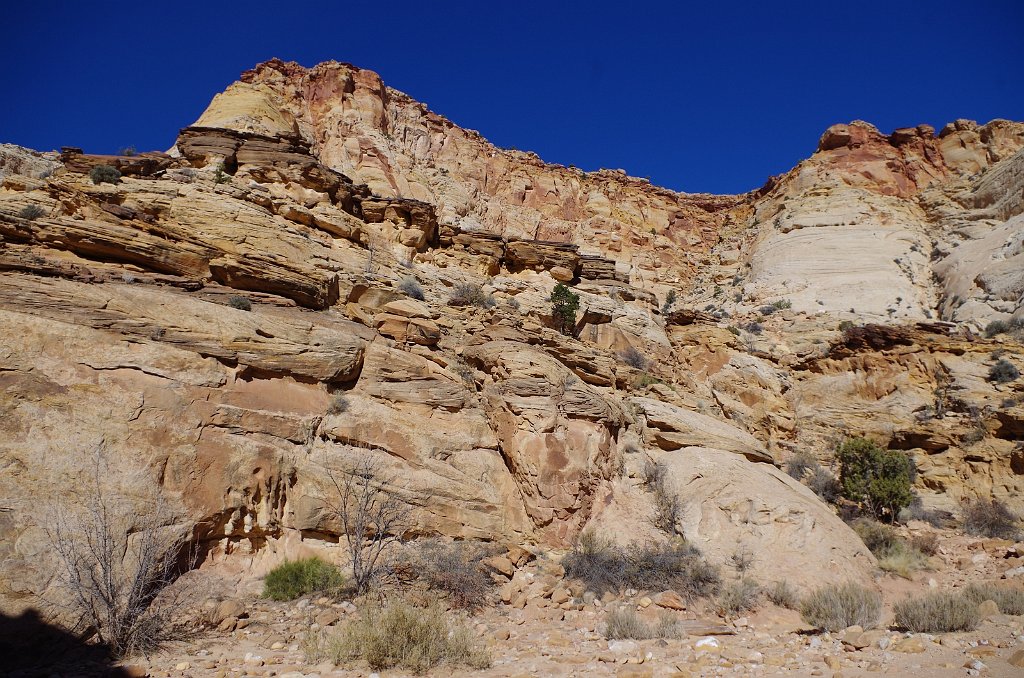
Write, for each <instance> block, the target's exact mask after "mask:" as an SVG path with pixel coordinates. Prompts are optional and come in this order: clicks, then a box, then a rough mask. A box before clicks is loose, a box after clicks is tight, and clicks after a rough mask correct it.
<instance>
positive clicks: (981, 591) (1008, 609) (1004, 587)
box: [964, 582, 1024, 615]
mask: <svg viewBox="0 0 1024 678" xmlns="http://www.w3.org/2000/svg"><path fill="white" fill-rule="evenodd" d="M964 596H966V597H967V598H968V599H970V600H971V602H973V603H975V604H977V605H980V604H981V603H983V602H984V601H986V600H991V601H993V602H994V603H995V604H996V607H998V608H999V611H1000V612H1002V613H1003V614H1012V615H1024V588H1020V587H1018V586H1012V585H1010V584H994V583H991V582H986V583H982V584H971V585H970V586H968V587H967V588H966V589H964Z"/></svg>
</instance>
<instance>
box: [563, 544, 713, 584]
mask: <svg viewBox="0 0 1024 678" xmlns="http://www.w3.org/2000/svg"><path fill="white" fill-rule="evenodd" d="M562 566H563V567H564V568H565V574H566V576H567V577H569V578H571V579H578V580H580V581H582V582H583V583H584V584H585V585H586V587H587V588H588V589H589V590H591V591H595V592H597V593H604V592H606V591H621V590H623V589H625V588H627V587H633V588H637V589H647V590H659V591H663V590H666V589H668V590H673V591H676V592H677V593H679V594H680V595H683V596H685V597H687V598H696V597H699V596H710V595H714V594H715V593H717V592H718V588H719V585H720V583H721V579H720V578H719V575H718V569H717V568H715V567H714V566H713V565H710V564H709V563H708V562H707V561H705V560H704V558H703V557H702V556H701V554H700V551H698V550H697V549H696V548H694V547H693V546H690V545H689V544H685V543H682V542H675V543H666V544H643V545H640V544H632V545H630V546H627V547H625V548H622V547H618V546H615V545H614V544H612V543H611V542H609V541H607V540H604V539H601V538H600V537H598V536H597V535H595V534H594V533H593V532H591V531H589V530H588V531H586V532H584V533H583V534H582V535H580V538H579V540H578V541H577V542H576V544H575V546H574V547H573V550H572V551H571V552H570V553H569V554H568V555H567V556H566V557H565V558H564V559H563V560H562Z"/></svg>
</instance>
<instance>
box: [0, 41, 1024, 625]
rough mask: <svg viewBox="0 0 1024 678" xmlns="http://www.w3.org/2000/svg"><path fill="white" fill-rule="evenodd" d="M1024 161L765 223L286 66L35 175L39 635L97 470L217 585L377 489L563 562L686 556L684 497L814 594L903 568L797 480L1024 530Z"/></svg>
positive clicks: (813, 186) (19, 590)
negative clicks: (884, 450) (51, 546)
mask: <svg viewBox="0 0 1024 678" xmlns="http://www.w3.org/2000/svg"><path fill="white" fill-rule="evenodd" d="M1022 147H1024V124H1021V123H1013V122H1008V121H1001V120H997V121H993V122H990V123H988V124H987V125H982V126H979V125H977V124H975V123H972V122H969V121H962V120H961V121H956V122H955V123H953V124H951V125H950V126H947V127H946V128H944V129H943V130H942V131H941V132H940V133H939V134H938V135H936V134H935V133H934V131H933V130H932V129H930V128H928V127H926V126H920V127H916V128H907V129H900V130H896V131H895V132H893V133H892V134H891V135H889V136H885V135H883V134H882V133H880V132H879V131H878V130H877V129H875V128H874V127H872V126H870V125H868V124H866V123H861V122H854V123H851V124H849V125H836V126H833V127H831V128H829V130H827V131H826V132H825V134H824V135H823V136H822V138H821V141H820V143H819V150H818V152H817V153H815V154H814V156H812V157H811V158H810V159H808V160H806V161H804V162H802V163H800V165H798V166H797V167H796V168H794V169H793V170H792V171H790V172H789V173H787V174H785V175H783V176H780V177H774V178H772V179H771V180H769V182H768V183H767V184H766V185H765V186H764V187H763V188H762V189H760V190H758V191H754V192H751V193H748V194H745V195H739V196H712V195H693V194H682V193H675V192H672V191H668V190H666V189H662V188H657V187H654V186H651V185H650V184H649V182H646V181H644V180H640V179H636V178H632V177H628V176H626V175H625V174H624V173H622V172H619V171H610V170H602V171H599V172H591V173H586V172H582V171H580V170H578V169H575V168H572V167H569V168H566V167H561V166H557V165H549V164H545V163H543V162H542V161H541V160H540V159H539V158H537V157H536V156H535V155H533V154H529V153H524V152H520V151H509V150H503V149H499V148H496V147H494V146H492V145H491V144H489V143H488V142H487V141H486V140H485V139H483V138H482V137H481V136H480V135H479V134H477V133H475V132H472V131H469V130H464V129H461V128H459V127H458V126H456V125H455V124H453V123H452V122H450V121H448V120H447V119H445V118H443V117H441V116H440V115H437V114H435V113H433V112H430V111H429V110H427V108H426V107H425V106H424V105H422V104H420V103H417V102H416V101H413V100H412V99H410V98H409V97H407V96H406V95H404V94H402V93H400V92H397V91H394V90H392V89H389V88H387V87H385V86H384V85H383V83H382V82H381V80H380V78H379V77H378V76H377V75H376V74H374V73H372V72H370V71H366V70H362V69H359V68H356V67H354V66H349V65H345V64H339V63H334V62H331V63H326V64H321V65H319V66H316V67H313V68H310V69H306V68H303V67H301V66H298V65H297V64H294V63H284V62H281V61H279V60H272V61H269V62H267V63H264V64H261V65H259V66H257V67H256V68H255V69H253V70H252V71H248V72H246V73H245V74H243V76H242V78H241V81H240V82H237V83H235V84H233V85H231V86H230V87H229V88H228V89H227V90H226V91H225V92H223V93H221V94H218V95H217V96H216V97H215V98H214V99H213V101H212V102H211V104H210V106H209V108H208V109H207V110H206V111H205V112H204V113H203V115H202V116H201V117H200V119H199V120H198V121H196V122H195V124H193V125H191V126H188V127H185V128H184V129H183V130H182V131H181V134H180V136H179V137H178V141H177V143H176V145H175V147H174V148H173V149H171V150H170V152H169V153H167V154H162V153H145V154H141V155H139V156H132V157H116V156H89V155H86V154H83V153H81V152H79V151H77V150H76V149H66V150H65V152H64V153H63V154H62V155H61V156H60V158H59V160H58V159H57V158H56V157H47V156H40V155H39V154H35V153H34V152H31V151H27V150H24V149H18V148H16V147H10V146H4V147H3V148H2V149H0V150H2V153H0V169H2V172H3V174H2V181H3V184H2V189H0V319H2V324H0V328H2V329H0V332H2V333H3V342H2V346H0V385H2V388H0V420H2V421H3V422H4V423H3V431H4V435H3V436H2V437H0V468H3V469H4V473H3V474H0V497H3V503H4V508H5V509H10V510H7V511H4V512H0V536H2V538H0V561H2V562H3V567H2V568H0V593H2V595H3V596H4V598H3V601H4V603H3V604H4V606H5V607H8V608H12V609H14V608H18V607H21V606H24V605H26V604H27V602H26V601H28V597H29V596H30V595H31V594H33V593H37V592H39V591H41V590H43V589H45V587H46V585H47V582H46V580H45V576H44V574H43V573H44V572H45V567H43V565H42V564H41V563H43V562H44V561H45V559H46V557H47V556H46V555H45V553H44V551H45V538H44V532H43V531H44V530H45V527H46V524H45V512H44V511H42V509H41V507H44V506H45V504H46V501H47V498H48V496H49V495H51V494H52V492H53V491H54V482H55V481H54V477H55V476H54V474H55V473H57V472H58V471H60V472H62V473H63V472H67V469H74V468H76V467H77V466H76V465H80V464H81V463H82V461H83V460H84V458H85V456H84V455H85V454H86V453H87V451H88V450H92V449H95V448H96V447H97V446H103V447H104V448H105V449H106V450H107V451H108V452H109V453H110V454H111V455H112V456H113V457H114V458H115V459H118V460H122V461H123V462H124V463H129V462H138V461H143V462H144V463H145V464H146V465H147V466H148V467H149V468H151V469H159V481H158V482H160V483H161V484H162V486H163V487H164V488H165V489H166V490H167V491H168V492H170V493H173V494H175V495H176V496H178V497H180V498H181V501H182V506H183V508H182V510H181V514H180V516H179V520H180V526H183V528H184V529H187V530H189V531H191V532H192V533H193V534H194V537H195V539H196V540H197V542H199V543H201V544H202V546H203V554H204V558H210V559H221V558H226V557H244V558H249V559H253V560H256V559H260V558H264V557H276V555H275V554H277V555H279V554H294V553H298V552H300V551H302V550H303V549H306V548H308V547H310V545H314V546H316V547H318V548H331V546H332V543H333V542H336V541H337V536H338V531H339V527H338V525H336V524H333V523H332V522H331V521H330V519H329V518H328V517H327V515H326V514H325V513H324V511H323V510H322V508H323V500H324V499H325V497H327V496H328V495H329V493H330V491H331V489H330V483H329V482H328V479H329V474H330V473H331V472H343V471H344V470H345V469H347V468H350V467H351V466H352V465H353V464H354V463H355V462H356V460H358V459H359V458H361V457H363V456H366V455H369V456H371V457H373V458H374V459H376V460H378V462H379V463H380V464H382V465H383V468H384V469H386V470H387V475H388V477H389V478H390V479H391V480H392V482H393V484H394V489H395V490H396V491H397V492H398V493H399V494H400V496H401V497H402V498H403V499H404V500H405V501H406V502H408V503H409V505H410V506H412V507H413V508H414V509H415V510H414V518H415V524H414V525H412V526H411V527H410V536H413V535H446V536H449V537H455V538H465V539H479V540H487V541H493V542H498V543H501V544H505V545H510V544H535V545H540V546H544V547H546V548H555V549H559V548H566V547H567V546H568V545H569V544H571V542H572V541H573V539H574V538H575V537H576V536H577V535H578V534H579V533H580V532H581V531H582V530H583V529H584V528H586V527H588V526H590V527H592V528H593V529H600V530H603V531H605V532H607V533H608V534H609V535H613V536H615V537H616V538H618V539H619V541H621V542H627V541H631V540H636V539H667V538H668V537H669V535H667V534H664V533H663V532H661V531H659V530H658V529H657V528H655V527H654V525H653V521H652V516H653V515H654V511H655V506H654V503H655V499H654V497H653V496H652V492H651V490H650V488H649V487H648V483H647V481H646V479H645V473H646V471H645V469H646V468H647V467H648V465H649V464H652V463H656V464H662V465H664V467H665V468H666V469H667V471H666V473H667V481H666V482H667V486H668V487H670V488H672V491H673V492H675V493H677V494H678V496H679V497H680V500H681V502H682V506H683V509H682V511H681V512H680V514H679V516H678V517H677V518H678V519H677V521H676V524H675V525H674V527H673V529H671V530H670V531H671V532H674V533H675V534H676V535H678V536H683V537H685V538H686V539H687V540H689V541H691V542H692V543H694V544H696V545H697V546H699V547H700V548H701V549H702V550H703V551H704V552H705V553H706V554H707V555H708V556H709V558H711V559H712V560H713V561H715V562H719V563H724V562H726V561H727V560H728V559H729V558H730V557H731V556H732V555H733V553H734V552H735V550H736V549H737V548H743V549H747V550H750V551H751V552H753V553H754V554H755V559H754V566H753V567H754V572H755V573H761V574H764V575H765V576H769V575H772V576H783V575H785V576H789V577H791V578H792V580H793V581H794V583H797V582H798V583H799V584H800V585H801V586H803V587H806V586H812V585H814V584H817V583H820V582H824V581H831V580H834V579H836V578H853V579H858V578H859V579H865V578H867V577H868V576H869V574H870V572H871V570H872V568H873V565H874V560H873V557H872V556H871V555H870V553H869V552H868V551H867V550H866V549H865V548H864V547H863V545H861V544H860V543H859V541H858V540H857V539H856V538H855V537H854V536H853V533H852V532H851V531H850V530H849V528H848V527H846V525H845V524H844V523H843V522H842V521H840V520H839V518H838V517H837V516H836V515H835V514H834V513H833V512H832V511H831V510H830V509H829V508H828V507H827V506H826V505H825V504H823V503H822V502H821V501H819V500H818V499H817V498H816V497H815V496H814V495H813V493H811V492H810V491H809V490H808V489H807V488H805V487H804V486H803V485H801V484H800V483H798V482H796V481H794V480H792V479H791V478H789V477H788V476H786V475H785V474H784V473H782V472H781V471H780V470H779V468H778V466H780V465H781V464H782V463H783V462H784V461H785V460H786V459H788V458H789V457H790V456H791V455H793V454H796V453H798V452H807V453H813V454H816V455H817V456H819V458H821V459H822V460H824V461H828V459H829V457H830V453H831V450H832V449H833V445H834V443H835V441H836V440H838V439H841V438H842V437H843V436H845V435H867V436H870V437H872V438H874V439H876V440H877V441H878V442H880V443H882V444H884V445H887V446H888V447H890V448H895V449H901V450H906V451H908V452H909V453H911V454H912V455H913V456H914V457H915V459H916V461H917V464H918V467H919V469H920V473H919V476H918V480H917V484H918V488H917V489H918V491H919V493H920V494H921V495H922V497H923V498H924V499H925V501H926V504H927V505H929V506H933V507H939V508H945V509H953V508H955V507H956V505H957V503H958V502H959V501H960V500H961V499H963V498H969V497H975V496H982V497H995V498H999V499H1003V500H1006V501H1007V502H1008V503H1010V504H1011V505H1012V506H1014V507H1016V508H1018V509H1020V508H1024V504H1022V503H1021V500H1020V498H1021V497H1022V496H1024V450H1022V449H1021V446H1020V442H1019V441H1020V440H1021V437H1022V431H1024V393H1022V389H1024V384H1022V383H1021V381H1020V380H1017V381H1013V382H1010V383H1005V384H997V383H993V382H991V381H989V380H988V379H987V378H986V375H987V372H988V368H989V366H990V365H991V364H992V362H993V360H994V359H993V358H992V356H993V354H994V352H998V353H999V354H1001V355H1002V356H1004V357H1007V358H1009V359H1010V360H1011V361H1013V362H1015V363H1016V364H1017V365H1018V367H1021V368H1024V363H1022V361H1021V335H1020V334H1019V332H1018V333H1014V332H1007V333H1002V334H998V335H996V336H994V337H988V338H986V337H983V336H981V331H982V330H983V329H984V327H985V326H986V325H987V324H988V323H989V322H991V321H993V320H1011V319H1013V318H1018V319H1020V318H1024V308H1022V307H1024V299H1022V295H1024V277H1022V270H1024V268H1022V266H1021V262H1022V261H1024V254H1022V251H1024V216H1022V212H1024V201H1022V199H1021V195H1022V186H1024V171H1022V168H1024V151H1022V150H1021V148H1022ZM99 164H109V165H114V166H117V167H118V168H119V169H120V171H121V173H122V175H123V176H122V179H121V180H120V181H119V182H118V183H115V184H110V183H102V184H94V183H93V182H92V181H90V179H89V177H88V172H89V170H90V169H91V168H92V167H95V166H96V165H99ZM51 169H53V172H52V174H49V170H51ZM44 175H45V176H44ZM31 206H35V207H37V208H38V210H37V211H38V213H35V211H33V210H26V208H29V207H31ZM557 282H564V283H567V284H569V285H570V286H571V287H573V288H574V290H575V292H576V293H578V294H579V296H580V312H579V315H578V323H577V326H576V328H575V329H576V332H575V335H574V336H565V335H563V334H561V333H559V332H558V331H556V329H555V324H554V322H553V319H552V317H551V304H550V302H549V301H548V298H549V295H550V292H551V290H552V288H553V286H554V285H555V284H556V283H557ZM417 288H418V289H419V290H421V292H422V293H415V290H416V289H417ZM463 288H469V289H472V290H476V292H477V294H478V296H477V297H476V301H477V302H478V303H469V304H465V305H463V304H458V305H456V304H453V303H449V300H450V298H451V297H452V295H453V292H454V291H455V290H456V289H463ZM670 292H671V297H670V294H669V293H670ZM418 297H422V299H420V298H418ZM671 299H674V301H672V300H671ZM773 302H774V305H772V304H773ZM841 323H849V327H851V328H853V329H847V330H846V331H844V329H846V328H847V327H848V326H847V325H841ZM638 356H639V357H638ZM155 482H156V481H155Z"/></svg>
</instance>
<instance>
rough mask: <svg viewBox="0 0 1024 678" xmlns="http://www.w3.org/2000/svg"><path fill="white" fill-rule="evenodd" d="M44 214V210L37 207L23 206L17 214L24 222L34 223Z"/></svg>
mask: <svg viewBox="0 0 1024 678" xmlns="http://www.w3.org/2000/svg"><path fill="white" fill-rule="evenodd" d="M44 214H46V210H44V209H43V208H42V207H40V206H39V205H25V206H24V207H22V208H21V211H20V212H18V216H19V217H21V218H22V219H25V220H26V221H35V220H36V219H38V218H39V217H41V216H43V215H44Z"/></svg>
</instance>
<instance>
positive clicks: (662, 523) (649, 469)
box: [644, 461, 683, 534]
mask: <svg viewBox="0 0 1024 678" xmlns="http://www.w3.org/2000/svg"><path fill="white" fill-rule="evenodd" d="M644 476H645V477H644V480H645V484H646V485H647V488H648V489H649V490H650V491H651V492H652V493H653V494H654V525H655V527H657V528H658V529H659V530H662V531H664V532H668V533H669V534H675V530H676V523H677V522H678V520H679V514H680V513H681V512H682V510H683V507H682V503H681V502H680V501H679V495H678V494H676V493H675V492H674V491H673V490H672V488H671V487H670V486H669V483H668V468H667V467H666V466H665V465H664V464H662V463H660V462H657V463H655V462H650V461H649V462H647V464H646V465H645V466H644Z"/></svg>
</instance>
